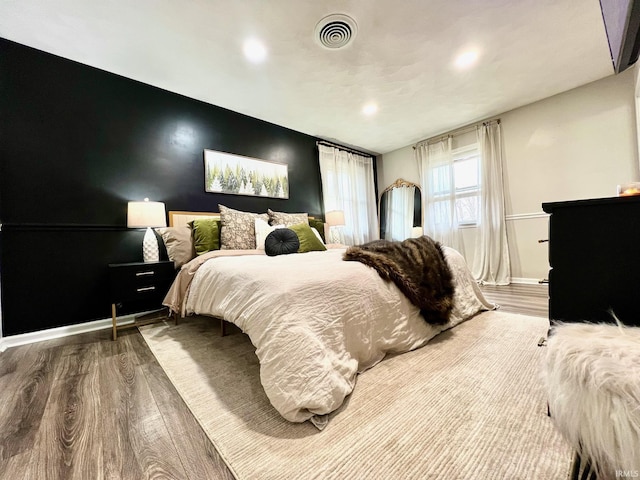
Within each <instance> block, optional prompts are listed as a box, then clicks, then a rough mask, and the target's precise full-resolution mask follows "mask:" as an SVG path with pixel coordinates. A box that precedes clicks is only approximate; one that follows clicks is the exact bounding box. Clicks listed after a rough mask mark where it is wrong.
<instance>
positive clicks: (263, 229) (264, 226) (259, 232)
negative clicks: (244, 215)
mask: <svg viewBox="0 0 640 480" xmlns="http://www.w3.org/2000/svg"><path fill="white" fill-rule="evenodd" d="M283 227H284V225H269V223H268V222H267V221H266V220H263V219H261V218H256V219H255V228H256V250H264V241H265V240H266V239H267V235H269V234H270V233H271V232H273V231H274V230H275V229H276V228H283Z"/></svg>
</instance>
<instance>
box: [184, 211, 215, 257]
mask: <svg viewBox="0 0 640 480" xmlns="http://www.w3.org/2000/svg"><path fill="white" fill-rule="evenodd" d="M220 224H221V222H220V220H217V219H213V218H206V219H205V218H203V219H197V220H193V221H192V222H189V226H191V230H192V236H193V247H194V249H195V251H196V255H202V254H203V253H207V252H210V251H212V250H220Z"/></svg>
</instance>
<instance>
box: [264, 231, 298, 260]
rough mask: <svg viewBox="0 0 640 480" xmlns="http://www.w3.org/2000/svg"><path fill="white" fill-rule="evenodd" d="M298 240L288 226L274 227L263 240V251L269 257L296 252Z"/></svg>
mask: <svg viewBox="0 0 640 480" xmlns="http://www.w3.org/2000/svg"><path fill="white" fill-rule="evenodd" d="M299 248H300V240H299V239H298V235H296V232H294V231H293V230H291V229H290V228H276V229H275V230H274V231H273V232H271V233H270V234H269V235H267V238H266V239H265V241H264V252H265V253H266V254H267V255H269V256H270V257H274V256H276V255H288V254H290V253H297V252H298V249H299Z"/></svg>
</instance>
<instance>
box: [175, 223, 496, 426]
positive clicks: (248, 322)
mask: <svg viewBox="0 0 640 480" xmlns="http://www.w3.org/2000/svg"><path fill="white" fill-rule="evenodd" d="M169 217H170V226H171V227H173V228H186V227H185V225H186V224H187V223H188V222H192V221H193V220H194V219H197V218H202V217H206V218H216V217H215V214H201V213H196V212H180V213H174V212H170V215H169ZM163 238H164V237H163ZM344 253H345V247H344V246H342V245H326V250H324V251H309V252H307V253H296V254H291V255H278V256H269V255H266V254H265V252H264V251H263V250H257V249H247V250H237V249H221V250H213V251H209V252H206V253H203V254H201V255H198V256H197V257H196V258H194V259H193V260H190V261H189V262H187V263H185V264H184V265H182V267H181V269H180V272H179V273H178V275H177V278H176V281H175V282H174V284H173V285H172V287H171V290H170V291H169V293H168V294H167V296H166V298H165V300H164V305H166V306H167V307H169V309H170V310H171V311H172V312H174V313H175V314H177V315H180V316H182V317H185V316H188V315H206V316H211V317H214V318H219V319H224V320H225V321H228V322H231V323H233V324H235V325H237V326H238V327H239V328H240V329H241V330H242V331H243V332H244V333H245V334H247V335H248V336H249V338H250V339H251V342H252V343H253V344H254V346H255V347H256V354H257V356H258V359H259V362H260V378H261V383H262V385H263V387H264V390H265V392H266V394H267V396H268V398H269V400H270V402H271V404H272V405H273V406H274V408H275V409H276V410H277V411H278V412H279V413H280V414H281V415H282V416H283V417H284V418H285V419H287V420H289V421H292V422H304V421H307V420H310V421H311V422H312V423H313V424H314V425H316V427H318V428H320V429H321V428H323V426H324V425H326V421H327V418H328V414H329V413H331V412H333V411H334V410H336V409H338V408H339V407H340V406H341V405H342V404H343V403H344V401H345V399H346V398H347V397H348V395H349V394H350V393H351V392H352V390H353V389H354V387H355V384H356V379H357V374H358V373H359V372H362V371H364V370H366V369H368V368H371V367H373V366H374V365H376V364H377V363H378V362H380V361H381V360H382V359H383V358H384V357H385V356H386V355H389V354H399V353H403V352H407V351H410V350H413V349H416V348H419V347H421V346H423V345H425V344H426V343H427V342H428V341H429V340H430V339H431V338H433V337H434V336H436V335H437V334H438V333H440V332H441V331H443V330H446V329H449V328H452V327H454V326H455V325H457V324H459V323H461V322H463V321H465V320H468V319H470V318H471V317H473V316H474V315H476V314H477V313H479V312H480V311H483V310H488V309H492V308H494V305H493V304H490V303H489V302H487V301H486V299H485V298H484V297H483V295H482V293H481V291H480V290H479V288H478V286H477V284H476V282H475V280H474V279H473V277H472V276H471V273H470V272H469V269H468V268H467V265H466V263H465V261H464V259H463V257H462V256H461V255H460V254H459V253H458V252H456V251H455V250H453V249H450V248H446V247H445V248H443V253H444V256H445V259H446V262H447V264H448V266H449V269H450V270H451V273H452V277H453V282H454V285H455V294H454V297H453V299H454V302H453V310H452V311H451V315H450V318H449V321H448V322H447V323H446V324H444V325H431V324H429V323H427V322H425V320H424V318H423V317H422V315H421V314H420V310H419V309H418V308H417V307H416V306H415V305H413V304H412V303H411V302H410V301H409V300H408V298H407V297H406V296H405V295H404V294H402V293H401V291H400V290H399V289H398V287H397V286H396V285H395V284H394V283H392V282H388V281H385V280H383V279H382V278H381V277H380V275H379V274H378V273H377V272H376V271H375V270H374V269H372V268H370V267H369V266H366V265H364V264H362V263H360V262H352V261H344V260H343V255H344Z"/></svg>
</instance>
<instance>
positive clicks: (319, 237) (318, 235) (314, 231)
mask: <svg viewBox="0 0 640 480" xmlns="http://www.w3.org/2000/svg"><path fill="white" fill-rule="evenodd" d="M311 230H312V231H313V233H315V234H316V237H318V240H320V243H321V244H323V245H324V242H323V241H322V237H321V236H320V233H319V232H318V230H316V228H315V227H311ZM262 247H263V248H264V245H262Z"/></svg>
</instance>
